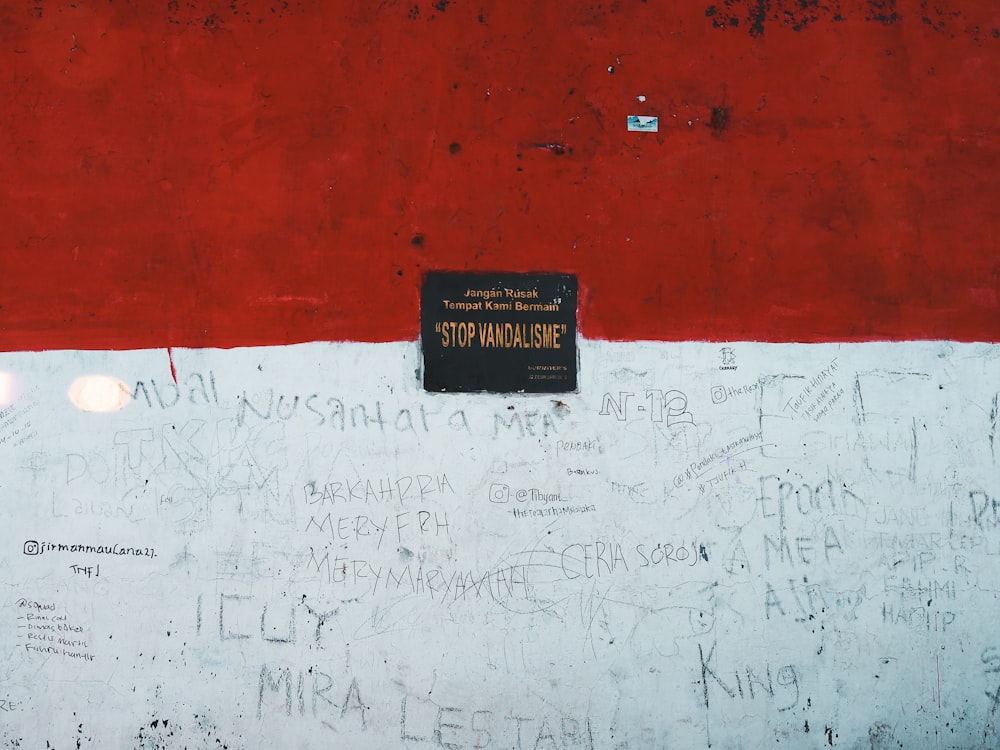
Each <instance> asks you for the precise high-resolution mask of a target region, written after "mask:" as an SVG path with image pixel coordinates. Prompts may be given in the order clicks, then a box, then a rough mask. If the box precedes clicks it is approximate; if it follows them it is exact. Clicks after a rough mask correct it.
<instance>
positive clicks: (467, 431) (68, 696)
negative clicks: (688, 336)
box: [0, 340, 1000, 750]
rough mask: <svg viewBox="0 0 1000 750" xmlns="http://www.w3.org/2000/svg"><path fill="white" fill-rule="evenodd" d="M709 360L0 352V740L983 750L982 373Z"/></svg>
mask: <svg viewBox="0 0 1000 750" xmlns="http://www.w3.org/2000/svg"><path fill="white" fill-rule="evenodd" d="M720 349H721V347H719V346H718V345H715V344H704V343H701V344H699V343H691V344H663V343H607V342H598V341H589V340H582V341H581V352H580V372H581V387H580V392H579V393H570V394H560V395H558V396H552V395H537V396H525V395H509V396H503V395H484V394H470V395H449V394H430V393H427V392H425V391H423V390H422V388H421V386H420V383H419V381H418V380H417V374H418V373H419V370H420V367H421V358H420V352H419V347H418V346H417V345H416V344H414V343H397V344H309V345H299V346H292V347H278V348H268V347H262V348H254V349H236V350H230V351H221V350H177V351H174V352H173V358H172V360H171V359H170V358H169V357H168V354H167V352H166V351H163V350H146V351H134V352H119V353H109V352H89V353H88V352H48V353H38V354H9V355H4V356H3V357H2V359H0V369H3V370H4V371H5V372H6V373H7V374H8V375H7V379H6V382H8V383H11V382H16V384H17V386H18V388H19V389H20V393H21V396H20V398H19V400H17V401H16V402H15V403H14V404H13V405H12V406H8V407H7V408H5V409H4V411H3V420H2V433H0V451H2V456H3V464H4V466H5V471H4V477H3V480H2V485H0V492H2V498H3V503H2V509H0V513H2V524H3V527H4V528H5V529H6V531H5V538H6V539H7V543H6V544H5V547H4V550H3V556H2V564H3V568H4V571H5V575H4V576H3V582H2V584H0V591H2V594H0V603H2V606H3V611H4V613H5V614H4V617H3V618H2V620H0V644H2V647H3V651H4V654H5V659H4V663H5V667H4V676H3V681H2V695H0V698H3V699H4V700H5V701H7V702H6V703H5V704H4V706H6V710H7V711H9V713H4V714H3V716H4V718H3V723H2V725H0V738H2V741H0V746H2V747H37V746H40V745H41V743H42V742H43V741H46V742H49V743H51V746H52V747H56V748H66V747H74V746H77V747H94V748H98V747H100V748H111V747H115V748H132V747H135V748H146V749H150V748H173V747H188V748H209V747H220V746H227V747H230V748H236V747H241V748H273V747H282V748H320V747H341V748H357V749H358V750H362V749H366V748H397V747H398V748H414V749H416V748H433V747H444V748H449V749H454V748H496V749H498V748H560V749H561V748H626V747H627V748H654V747H655V748H675V747H689V748H694V747H705V748H707V747H713V748H750V747H763V746H772V745H777V744H779V743H780V744H781V745H782V746H790V747H796V748H810V747H815V748H819V747H829V746H834V747H847V748H865V749H866V750H867V749H868V748H880V749H883V748H890V747H900V746H902V747H941V748H972V747H995V746H996V743H997V741H998V736H997V730H996V712H997V705H998V699H997V695H998V693H997V691H998V689H1000V671H998V670H1000V640H998V639H997V637H995V633H996V628H995V620H996V614H997V611H998V610H997V598H996V597H997V592H998V591H1000V572H998V569H997V566H996V564H995V563H996V560H997V559H1000V558H998V555H1000V510H998V508H1000V505H998V502H1000V485H998V482H997V478H998V476H1000V473H998V471H997V451H998V448H1000V446H998V445H997V383H998V382H1000V377H998V376H1000V371H998V366H1000V358H998V356H997V354H998V353H997V348H996V346H993V345H972V344H969V345H962V344H949V343H896V344H843V345H766V344H749V343H746V344H733V345H730V347H729V351H728V352H727V354H726V361H727V362H728V363H729V364H727V365H725V367H726V368H729V369H721V367H722V362H723V358H722V352H721V351H720ZM171 365H172V366H173V368H174V369H173V374H172V373H171ZM85 373H91V374H93V373H100V374H104V375H112V376H114V377H116V378H119V379H120V380H121V381H122V382H123V383H125V384H127V390H128V391H130V392H131V393H132V395H133V398H132V400H131V401H130V402H128V403H127V405H124V408H121V409H120V410H118V411H114V412H109V413H91V412H84V411H81V410H79V409H77V408H76V407H74V406H73V404H72V403H71V402H70V399H69V397H68V396H67V389H68V388H70V385H71V382H72V381H74V379H75V378H77V377H78V376H80V375H81V374H85ZM175 377H176V380H175V379H174V378H175ZM77 390H79V388H77ZM77 390H74V395H76V392H77ZM92 392H96V393H98V395H100V393H101V391H100V389H97V388H96V387H94V388H93V391H92ZM122 400H123V402H124V400H126V397H125V396H123V397H122ZM119 405H120V404H119ZM123 551H124V552H125V554H122V552H123Z"/></svg>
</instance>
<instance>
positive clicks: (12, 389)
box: [0, 370, 21, 408]
mask: <svg viewBox="0 0 1000 750" xmlns="http://www.w3.org/2000/svg"><path fill="white" fill-rule="evenodd" d="M20 395H21V389H20V387H19V383H18V381H17V378H16V377H15V376H14V375H13V373H9V372H4V371H3V370H0V408H3V407H4V406H9V405H10V404H13V403H14V402H15V401H17V399H18V396H20Z"/></svg>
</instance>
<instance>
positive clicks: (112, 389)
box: [68, 375, 132, 413]
mask: <svg viewBox="0 0 1000 750" xmlns="http://www.w3.org/2000/svg"><path fill="white" fill-rule="evenodd" d="M68 395H69V400H70V401H72V402H73V405H74V406H75V407H76V408H77V409H80V410H81V411H89V412H96V413H107V412H112V411H119V410H121V409H124V408H125V407H126V406H128V404H129V402H131V401H132V393H131V392H130V391H129V389H128V386H126V385H125V383H123V382H122V381H121V380H119V379H118V378H115V377H112V376H110V375H82V376H80V377H79V378H77V379H76V380H74V381H73V384H72V385H71V386H70V387H69V392H68Z"/></svg>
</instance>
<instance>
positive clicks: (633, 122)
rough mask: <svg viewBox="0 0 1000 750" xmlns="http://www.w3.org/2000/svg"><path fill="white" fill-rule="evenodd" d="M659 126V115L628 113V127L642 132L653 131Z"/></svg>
mask: <svg viewBox="0 0 1000 750" xmlns="http://www.w3.org/2000/svg"><path fill="white" fill-rule="evenodd" d="M659 128H660V118H659V117H646V116H645V115H629V116H628V129H629V130H634V131H639V132H643V133H655V132H657V131H658V130H659Z"/></svg>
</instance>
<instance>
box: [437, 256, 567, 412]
mask: <svg viewBox="0 0 1000 750" xmlns="http://www.w3.org/2000/svg"><path fill="white" fill-rule="evenodd" d="M420 338H421V342H422V344H423V350H424V388H426V389H427V390H428V391H448V392H470V391H491V392H494V393H515V392H525V393H565V392H566V391H575V390H576V277H575V276H567V275H564V274H514V273H507V274H502V273H491V274H480V273H446V272H439V271H433V272H430V273H428V274H427V276H426V277H425V278H424V287H423V292H422V294H421V305H420Z"/></svg>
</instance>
